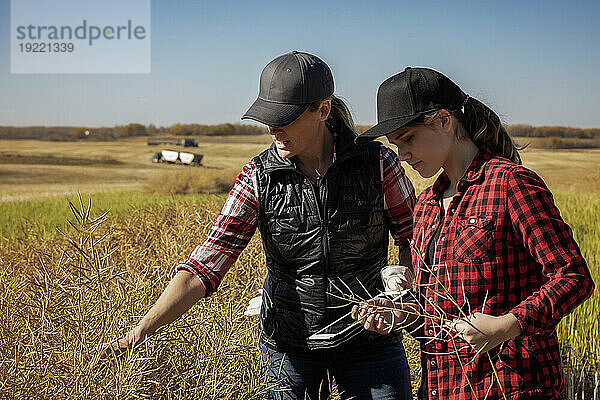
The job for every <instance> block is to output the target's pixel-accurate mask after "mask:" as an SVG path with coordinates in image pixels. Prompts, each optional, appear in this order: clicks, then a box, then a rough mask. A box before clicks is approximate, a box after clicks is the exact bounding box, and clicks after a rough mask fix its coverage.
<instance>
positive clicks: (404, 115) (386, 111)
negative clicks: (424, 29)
mask: <svg viewBox="0 0 600 400" xmlns="http://www.w3.org/2000/svg"><path fill="white" fill-rule="evenodd" d="M464 97H465V94H464V93H463V91H462V90H461V89H460V88H459V87H458V86H457V85H456V84H455V83H454V82H452V81H451V80H450V79H449V78H448V77H446V76H445V75H443V74H441V73H440V72H438V71H434V70H433V69H429V68H411V67H406V69H405V70H404V71H402V72H400V73H398V74H396V75H394V76H392V77H390V78H388V79H386V80H385V81H384V82H383V83H382V84H381V85H380V86H379V89H378V90H377V125H375V126H374V127H372V128H371V129H369V130H367V131H365V132H363V133H362V134H361V135H360V136H358V137H357V138H356V139H355V142H356V143H357V144H361V143H367V142H369V141H371V140H373V139H375V138H377V137H379V136H385V135H387V134H389V133H392V132H394V131H396V130H398V129H400V128H402V127H403V126H406V125H408V124H410V123H411V122H413V121H415V120H416V119H417V118H419V117H420V116H422V115H424V114H428V113H430V112H433V111H436V110H440V109H442V108H445V109H447V110H458V109H460V108H461V106H462V103H463V99H464Z"/></svg>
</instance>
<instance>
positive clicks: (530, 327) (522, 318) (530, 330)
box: [510, 305, 538, 335]
mask: <svg viewBox="0 0 600 400" xmlns="http://www.w3.org/2000/svg"><path fill="white" fill-rule="evenodd" d="M535 312H536V311H534V310H528V309H527V306H524V305H518V306H516V307H515V308H513V309H512V310H510V313H511V314H512V315H514V316H515V318H517V322H518V323H519V327H520V328H521V334H522V335H533V334H535V333H537V332H538V328H537V327H536V324H535V320H534V319H533V318H532V317H531V316H530V315H528V314H530V313H535Z"/></svg>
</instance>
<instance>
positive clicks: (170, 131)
mask: <svg viewBox="0 0 600 400" xmlns="http://www.w3.org/2000/svg"><path fill="white" fill-rule="evenodd" d="M265 133H267V130H266V129H265V128H261V127H258V126H255V125H245V124H244V125H243V124H218V125H200V124H179V123H177V124H173V125H171V126H166V127H165V126H161V127H157V126H155V125H152V124H150V125H142V124H138V123H131V124H127V125H117V126H114V127H81V126H76V127H73V126H27V127H15V126H0V139H37V140H49V141H61V142H62V141H74V140H91V141H112V140H116V139H119V138H124V137H135V136H155V135H177V136H228V135H262V134H265Z"/></svg>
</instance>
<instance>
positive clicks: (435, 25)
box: [0, 0, 600, 127]
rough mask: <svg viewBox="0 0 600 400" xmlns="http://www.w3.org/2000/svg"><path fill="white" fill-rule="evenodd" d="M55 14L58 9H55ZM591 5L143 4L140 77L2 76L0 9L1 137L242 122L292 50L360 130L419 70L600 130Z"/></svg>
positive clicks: (531, 111) (5, 25) (532, 119)
mask: <svg viewBox="0 0 600 400" xmlns="http://www.w3.org/2000/svg"><path fill="white" fill-rule="evenodd" d="M54 4H55V5H56V7H60V1H55V2H54ZM599 16H600V2H598V1H597V0H596V1H581V2H578V1H574V2H566V1H563V2H558V1H551V0H550V1H501V2H498V1H494V2H492V1H472V2H466V1H455V2H447V1H445V2H415V1H410V2H403V1H354V0H346V1H334V0H330V1H310V0H309V1H303V2H299V1H297V2H290V3H288V2H283V1H243V2H242V1H240V2H234V1H228V0H223V1H194V2H192V1H166V0H163V1H152V2H151V38H152V45H151V51H152V56H151V73H150V74H137V75H136V74H60V75H51V74H31V75H30V74H27V75H21V74H11V73H10V51H9V50H10V31H9V30H10V2H9V1H8V0H0V54H1V57H0V93H1V94H2V95H1V96H0V125H16V126H26V125H46V126H52V125H68V126H90V127H94V126H112V125H116V124H126V123H129V122H140V123H143V124H150V123H153V124H155V125H159V126H166V125H171V124H173V123H176V122H180V123H201V124H215V123H221V122H238V121H239V117H240V116H241V115H242V114H243V113H244V111H245V110H246V108H247V107H248V106H249V105H250V104H251V103H252V101H253V100H254V99H255V97H256V95H257V93H258V80H259V76H260V71H261V70H262V68H263V67H264V66H265V65H266V64H267V63H268V62H269V61H270V60H271V59H273V58H275V57H276V56H278V55H280V54H283V53H286V52H288V51H291V50H303V51H308V52H311V53H314V54H317V55H318V56H320V57H321V58H322V59H324V60H325V61H326V62H327V63H328V64H329V65H330V67H331V69H332V71H333V74H334V78H335V83H336V93H337V94H339V95H341V96H343V97H344V98H345V99H346V100H347V101H348V103H349V104H350V106H351V109H352V111H353V114H354V117H355V120H356V122H357V123H361V124H372V123H375V122H376V105H375V96H376V91H377V87H378V86H379V84H380V83H381V82H382V81H383V80H385V79H386V78H388V77H389V76H391V75H393V74H395V73H397V72H399V71H401V70H403V69H404V67H405V66H407V65H410V66H428V67H432V68H434V69H438V70H440V71H442V72H443V73H445V74H446V75H448V76H449V77H451V78H452V79H453V80H454V81H455V82H456V83H458V84H459V86H461V88H462V89H463V90H464V91H466V92H467V93H469V94H470V95H471V96H473V97H476V98H478V99H480V100H482V101H483V102H485V103H486V104H488V105H489V106H490V107H492V108H493V109H494V110H496V111H497V112H498V113H499V114H500V115H501V117H502V118H503V120H504V122H506V123H510V124H514V123H527V124H533V125H567V126H575V127H600V112H598V109H599V108H600V79H599V74H598V71H600V46H599V45H598V41H599V39H600V24H598V23H597V18H598V17H599Z"/></svg>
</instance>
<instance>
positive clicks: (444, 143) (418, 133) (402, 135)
mask: <svg viewBox="0 0 600 400" xmlns="http://www.w3.org/2000/svg"><path fill="white" fill-rule="evenodd" d="M437 125H438V124H437V121H434V122H433V123H432V124H427V125H425V124H415V125H410V126H405V127H402V128H400V129H398V130H397V131H394V132H392V133H390V134H388V135H387V138H388V140H389V141H390V143H392V144H395V145H396V146H397V147H398V157H399V158H400V160H401V161H406V162H407V163H408V164H409V165H410V166H411V167H412V168H413V169H414V170H416V171H417V172H418V173H419V175H421V176H422V177H423V178H430V177H432V176H434V175H435V174H436V173H437V172H438V171H439V170H440V168H442V166H444V164H445V163H446V160H447V159H448V154H449V152H450V147H451V145H452V142H451V140H450V138H451V135H448V134H446V133H445V132H444V131H443V129H441V128H439V127H438V126H437Z"/></svg>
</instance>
